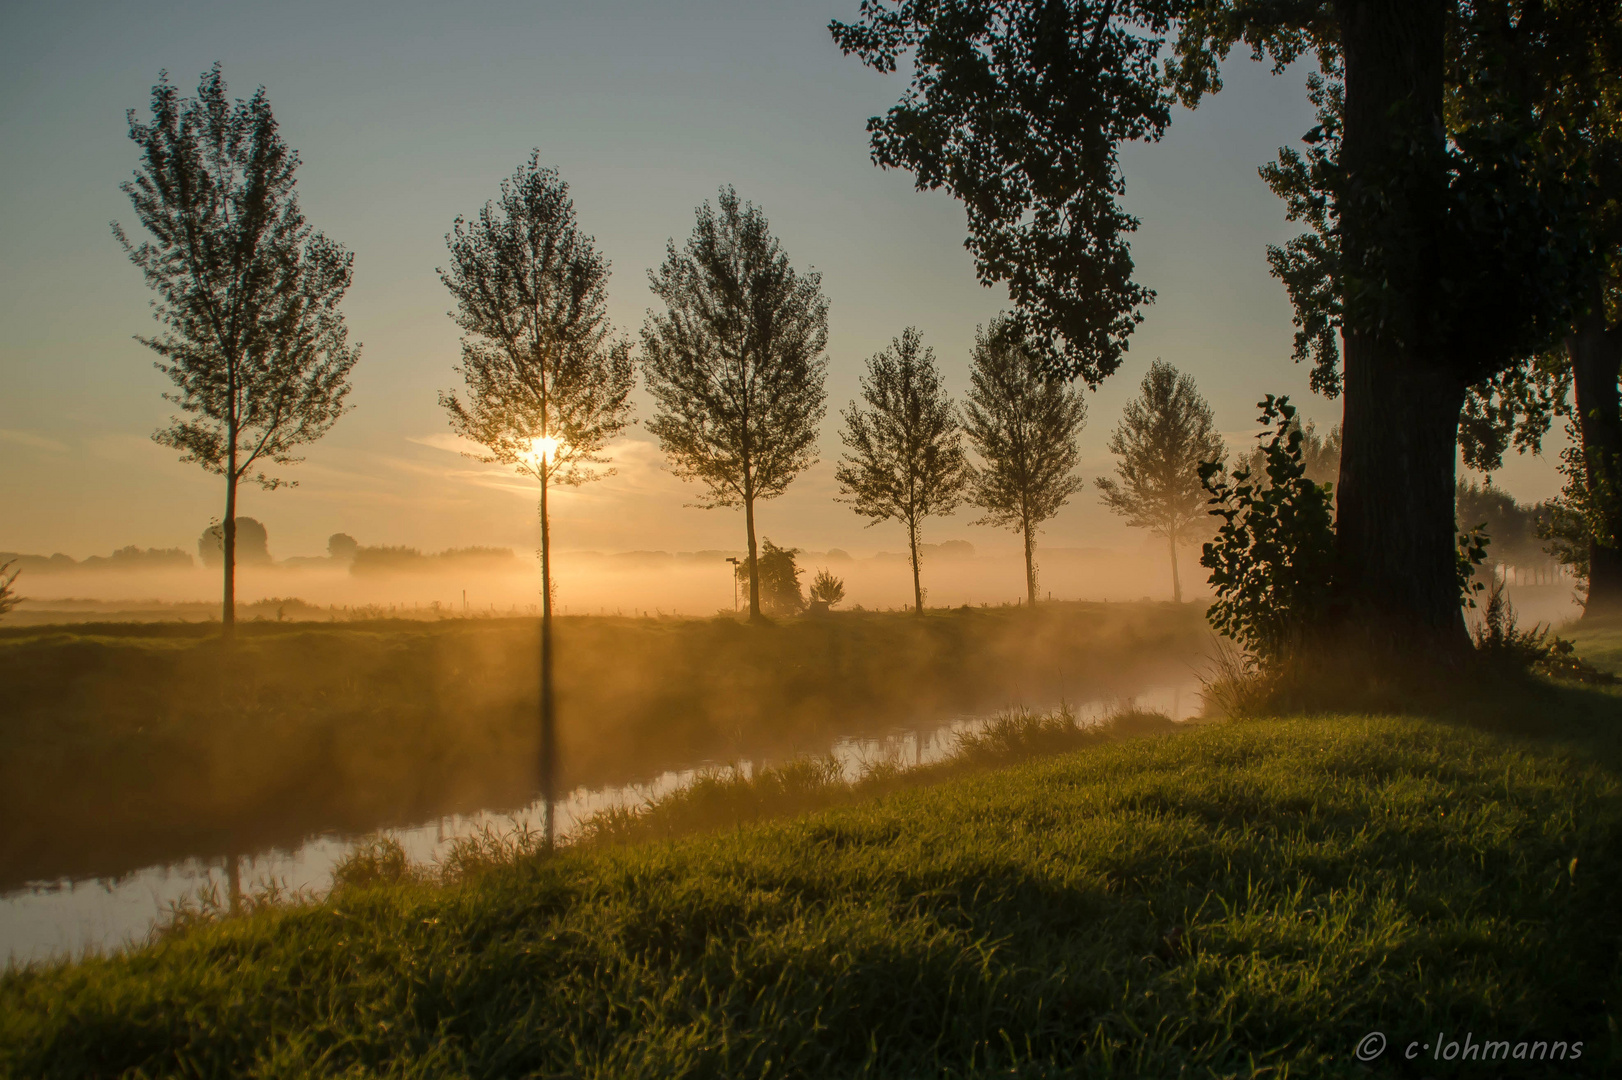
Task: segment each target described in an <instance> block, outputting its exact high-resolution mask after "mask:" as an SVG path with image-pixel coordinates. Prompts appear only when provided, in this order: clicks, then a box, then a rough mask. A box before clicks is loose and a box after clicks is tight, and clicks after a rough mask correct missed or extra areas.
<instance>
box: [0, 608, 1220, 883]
mask: <svg viewBox="0 0 1622 1080" xmlns="http://www.w3.org/2000/svg"><path fill="white" fill-rule="evenodd" d="M536 637H537V631H536V623H535V621H534V620H532V619H525V620H483V619H479V620H446V621H442V622H420V621H400V622H382V623H335V624H320V623H290V624H278V623H245V624H243V625H241V627H240V628H239V638H238V640H237V642H236V643H235V644H233V645H226V644H224V643H222V642H221V641H220V639H219V637H218V628H217V627H214V626H208V625H203V624H182V623H169V624H151V623H147V624H111V625H88V624H87V625H79V626H74V627H71V628H69V627H32V628H20V629H7V630H0V687H4V688H5V690H4V693H5V698H6V700H5V707H4V708H3V709H0V747H3V748H4V749H3V752H0V821H4V822H5V825H4V827H3V828H0V889H4V888H7V887H14V886H16V885H18V884H20V883H22V882H24V881H28V880H33V879H52V878H58V877H83V876H91V875H114V874H119V873H123V872H126V871H129V870H133V869H136V868H138V867H141V866H147V865H151V864H153V863H158V862H165V861H169V860H174V859H180V858H184V857H186V856H205V857H216V856H223V855H229V854H236V853H247V852H253V851H257V850H261V849H263V848H265V847H268V846H272V845H280V846H288V845H296V844H297V843H298V842H299V841H300V840H301V839H303V838H304V837H306V836H308V835H310V834H312V833H317V832H325V831H336V832H367V831H370V830H373V829H377V828H382V827H386V826H394V825H403V824H411V823H417V822H422V821H427V820H432V819H434V818H435V817H437V816H439V815H442V814H448V813H455V812H467V811H474V810H481V809H495V810H504V809H513V808H517V807H520V806H523V805H525V804H526V803H528V802H529V801H530V800H531V799H532V798H533V797H534V792H535V783H536V782H535V776H536V757H537V751H536V746H537V726H536V719H535V715H536V704H535V703H536V694H537V691H536V654H537V646H536ZM557 640H558V655H557V673H558V681H559V689H558V701H559V724H560V732H559V742H560V748H561V757H562V773H563V776H562V779H563V782H564V783H565V784H589V785H599V784H608V783H614V782H622V781H634V780H641V779H645V778H647V777H649V776H656V775H658V774H659V773H660V772H661V771H663V770H664V769H667V768H680V767H686V766H690V765H693V764H697V763H699V762H702V761H705V760H734V759H740V758H742V759H758V758H760V757H763V756H772V757H777V756H783V755H787V754H792V753H794V752H797V751H798V752H806V751H817V750H821V749H822V748H824V747H825V746H826V745H827V743H828V741H829V740H831V739H832V738H833V737H834V736H836V735H839V734H857V733H861V732H864V731H873V730H882V729H886V728H889V727H892V726H902V725H907V724H909V723H918V724H925V723H928V724H935V723H938V722H940V720H941V719H942V718H943V716H950V715H951V714H953V713H956V712H962V711H977V710H987V711H990V710H995V709H999V708H1002V707H1003V706H1005V705H1007V704H1009V703H1010V702H1012V701H1019V700H1026V701H1035V702H1040V701H1043V700H1044V699H1054V698H1057V697H1059V696H1060V695H1061V694H1068V695H1070V696H1071V697H1072V698H1073V699H1074V698H1077V697H1082V698H1085V697H1088V696H1093V695H1109V694H1115V693H1121V692H1129V691H1131V690H1135V689H1138V688H1139V687H1141V686H1143V685H1145V684H1146V683H1150V682H1153V681H1156V680H1161V681H1166V680H1177V681H1182V680H1185V679H1187V677H1188V673H1189V669H1190V667H1191V666H1192V665H1193V664H1195V663H1196V662H1197V661H1198V658H1199V657H1200V655H1201V653H1202V651H1203V649H1204V647H1205V643H1206V641H1207V631H1206V629H1205V627H1204V624H1203V620H1202V619H1201V616H1200V613H1199V611H1197V610H1196V609H1195V607H1194V606H1193V605H1170V604H1085V603H1058V604H1049V605H1043V606H1041V607H1039V608H1038V609H1037V610H1035V611H1031V610H1028V609H1016V608H993V609H980V608H975V609H961V610H950V611H934V612H930V613H928V615H927V616H926V617H924V618H916V617H914V616H911V615H906V614H900V613H879V612H868V613H861V612H848V613H839V614H837V615H834V616H831V617H827V618H820V619H812V618H802V619H793V620H786V621H784V622H781V623H779V624H777V625H773V626H766V627H753V626H748V625H743V624H739V623H737V622H735V621H733V620H731V619H665V620H655V619H620V618H597V617H589V616H576V617H571V618H563V619H560V620H559V625H558V635H557Z"/></svg>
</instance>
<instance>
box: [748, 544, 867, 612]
mask: <svg viewBox="0 0 1622 1080" xmlns="http://www.w3.org/2000/svg"><path fill="white" fill-rule="evenodd" d="M799 553H800V549H799V548H780V547H778V546H777V545H776V544H774V543H772V542H771V540H770V539H763V540H762V541H761V551H760V606H761V608H762V609H763V610H764V611H765V612H766V614H768V615H797V614H799V613H800V612H801V611H803V610H804V609H805V598H804V597H803V596H801V595H800V574H801V570H800V567H799V564H798V563H796V562H795V561H794V556H796V555H798V554H799ZM750 569H751V567H750V563H749V559H748V557H747V556H746V557H745V558H743V559H741V560H739V562H738V569H737V575H738V583H739V584H740V585H747V584H749V573H750ZM841 595H842V594H841Z"/></svg>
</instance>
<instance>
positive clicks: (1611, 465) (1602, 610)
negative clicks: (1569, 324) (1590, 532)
mask: <svg viewBox="0 0 1622 1080" xmlns="http://www.w3.org/2000/svg"><path fill="white" fill-rule="evenodd" d="M1617 338H1618V331H1617V330H1614V329H1612V328H1610V327H1608V326H1607V325H1606V324H1605V315H1604V312H1603V309H1599V310H1595V311H1594V312H1592V313H1590V314H1589V315H1586V316H1584V317H1583V318H1582V319H1581V320H1579V321H1578V323H1577V325H1576V326H1575V327H1574V328H1573V333H1572V335H1571V337H1570V338H1568V339H1567V340H1566V347H1567V349H1568V350H1569V351H1570V353H1571V368H1572V383H1573V386H1574V389H1575V390H1576V396H1577V416H1578V426H1579V429H1580V431H1581V432H1582V440H1583V465H1584V469H1585V471H1586V473H1587V476H1586V479H1587V481H1588V489H1589V490H1590V491H1594V492H1605V491H1607V490H1608V489H1609V490H1613V491H1614V490H1617V489H1618V487H1619V484H1622V475H1619V474H1622V469H1619V465H1622V399H1619V396H1618V392H1617V379H1618V376H1619V375H1622V347H1619V342H1618V340H1617ZM1610 501H1611V502H1615V501H1616V500H1614V499H1612V500H1610ZM1602 506H1603V512H1604V517H1605V520H1606V522H1607V525H1606V526H1605V528H1604V530H1603V531H1604V534H1605V535H1602V536H1591V537H1590V538H1589V541H1588V602H1587V604H1586V605H1585V607H1584V611H1583V614H1584V615H1615V614H1617V613H1618V612H1622V507H1618V506H1614V505H1605V504H1602Z"/></svg>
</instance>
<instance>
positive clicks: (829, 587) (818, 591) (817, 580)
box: [811, 567, 845, 607]
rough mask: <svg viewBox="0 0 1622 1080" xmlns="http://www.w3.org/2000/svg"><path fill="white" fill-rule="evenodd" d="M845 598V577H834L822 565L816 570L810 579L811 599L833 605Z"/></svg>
mask: <svg viewBox="0 0 1622 1080" xmlns="http://www.w3.org/2000/svg"><path fill="white" fill-rule="evenodd" d="M844 598H845V579H844V578H836V577H834V576H833V574H832V573H830V572H829V571H828V568H827V567H823V568H822V569H821V570H818V571H817V576H816V577H814V578H812V579H811V599H813V600H820V601H821V602H822V603H824V604H827V605H828V606H829V607H833V606H834V605H835V604H837V603H839V601H841V600H843V599H844Z"/></svg>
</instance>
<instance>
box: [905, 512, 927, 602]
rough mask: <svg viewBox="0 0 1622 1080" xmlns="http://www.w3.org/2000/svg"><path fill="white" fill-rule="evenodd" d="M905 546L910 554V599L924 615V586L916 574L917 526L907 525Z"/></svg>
mask: <svg viewBox="0 0 1622 1080" xmlns="http://www.w3.org/2000/svg"><path fill="white" fill-rule="evenodd" d="M907 546H908V549H909V550H910V551H911V552H912V599H913V603H914V604H915V605H916V611H917V613H918V614H919V615H922V614H923V613H924V585H923V579H922V578H920V577H919V574H918V525H917V524H916V523H915V522H908V523H907Z"/></svg>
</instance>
